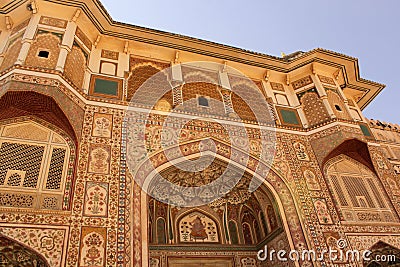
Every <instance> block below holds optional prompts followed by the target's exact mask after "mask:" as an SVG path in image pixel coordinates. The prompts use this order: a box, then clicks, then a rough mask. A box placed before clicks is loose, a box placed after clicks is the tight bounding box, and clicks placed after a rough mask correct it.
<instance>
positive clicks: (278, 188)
mask: <svg viewBox="0 0 400 267" xmlns="http://www.w3.org/2000/svg"><path fill="white" fill-rule="evenodd" d="M211 139H213V141H214V143H215V147H217V149H216V150H215V151H207V152H206V153H205V152H201V153H200V152H193V153H186V154H185V155H184V156H185V157H184V159H183V158H175V159H172V160H170V161H168V159H167V158H166V157H165V154H166V153H168V150H170V149H171V150H173V149H176V147H170V148H167V149H164V150H163V151H161V152H158V153H153V154H152V155H151V156H150V157H149V158H148V159H146V160H145V161H143V162H142V163H141V164H139V165H138V168H137V169H136V170H134V171H133V176H134V177H135V180H136V179H138V181H140V183H142V184H145V185H147V186H148V185H149V184H150V183H151V180H152V179H153V178H154V176H155V174H156V173H162V172H163V171H165V170H167V169H168V168H170V167H171V165H172V164H174V163H178V162H181V161H184V160H187V159H188V158H198V157H200V156H204V155H205V154H207V153H209V154H212V155H213V156H214V157H215V159H217V160H219V161H222V162H225V163H228V162H229V163H230V164H233V165H234V166H235V168H238V169H241V170H243V171H244V172H245V173H246V174H248V175H250V176H251V177H254V178H256V179H260V180H262V181H263V184H262V187H263V188H265V189H267V190H268V191H269V192H270V193H271V195H272V197H273V199H274V201H275V203H276V208H277V211H278V213H279V214H280V216H281V219H282V229H283V231H284V233H285V236H286V238H287V240H288V244H289V249H296V250H301V249H306V248H307V242H306V239H305V236H304V233H303V230H302V226H301V222H300V219H299V215H298V214H299V213H298V207H297V204H296V201H295V199H294V197H293V193H292V192H291V190H290V188H289V187H288V185H287V184H286V181H285V180H284V179H283V178H282V177H281V176H280V175H278V174H277V172H276V171H274V169H273V168H272V167H271V166H268V165H267V164H266V163H264V162H261V161H259V160H258V159H256V158H254V157H252V156H250V158H249V160H248V162H247V164H243V163H242V162H240V160H239V159H240V157H241V156H243V153H244V152H242V151H241V150H240V149H236V148H234V147H232V146H231V145H228V144H226V143H224V142H222V141H220V140H216V139H215V138H211ZM200 142H201V140H192V141H190V142H187V143H185V144H184V145H182V144H181V145H180V149H181V150H182V146H192V147H193V146H196V145H198V144H199V143H200ZM183 150H184V149H183ZM231 154H232V155H235V156H234V157H233V158H232V157H230V155H231ZM247 156H248V155H247ZM255 162H256V163H257V164H259V165H260V166H259V167H261V170H262V171H261V172H257V173H256V172H255V167H254V165H255V164H254V163H255ZM249 163H250V164H249ZM252 163H253V164H252ZM257 164H256V165H257ZM259 173H262V174H264V175H265V177H262V176H261V175H260V174H259ZM132 191H135V190H132ZM136 192H138V191H137V190H136ZM141 194H142V195H141V201H140V202H141V204H142V208H141V214H140V218H141V221H140V224H137V223H136V224H135V223H133V224H132V228H133V230H134V232H135V233H139V232H140V234H141V240H142V242H141V248H140V250H141V251H142V255H143V258H142V259H141V260H142V262H143V263H145V262H149V258H147V257H146V255H148V254H149V240H148V230H149V229H147V227H148V210H147V208H143V206H144V205H146V207H147V205H148V200H149V197H148V196H147V194H146V193H144V192H143V191H142V193H141ZM132 198H133V196H132ZM133 213H135V211H134V212H133ZM254 248H257V249H258V247H257V246H255V247H254ZM134 249H139V244H134ZM253 250H254V249H253ZM252 255H256V253H254V251H253V254H252ZM135 256H136V257H137V254H136V255H132V258H133V259H135ZM297 264H298V263H295V265H297ZM155 266H156V265H155ZM177 266H178V265H177Z"/></svg>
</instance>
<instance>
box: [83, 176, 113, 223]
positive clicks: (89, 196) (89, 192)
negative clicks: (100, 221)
mask: <svg viewBox="0 0 400 267" xmlns="http://www.w3.org/2000/svg"><path fill="white" fill-rule="evenodd" d="M85 197H86V201H85V215H87V216H99V217H104V216H106V215H107V206H108V184H107V183H93V182H88V183H87V185H86V196H85Z"/></svg>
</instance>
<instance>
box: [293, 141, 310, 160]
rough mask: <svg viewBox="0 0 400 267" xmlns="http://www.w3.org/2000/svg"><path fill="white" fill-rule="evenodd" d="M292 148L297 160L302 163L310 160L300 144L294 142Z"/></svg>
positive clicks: (304, 148)
mask: <svg viewBox="0 0 400 267" xmlns="http://www.w3.org/2000/svg"><path fill="white" fill-rule="evenodd" d="M293 147H294V150H295V152H296V156H297V158H298V159H299V160H302V161H309V160H310V158H309V157H308V154H307V150H306V147H305V146H304V145H303V144H302V143H300V142H296V143H294V144H293Z"/></svg>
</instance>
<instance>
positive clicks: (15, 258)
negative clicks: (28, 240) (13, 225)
mask: <svg viewBox="0 0 400 267" xmlns="http://www.w3.org/2000/svg"><path fill="white" fill-rule="evenodd" d="M0 258H1V263H2V264H4V266H36V267H49V266H50V265H49V263H48V262H47V260H46V259H45V258H44V257H43V256H42V255H40V254H39V253H38V252H36V251H35V250H33V249H32V248H29V247H27V246H26V245H24V244H22V243H19V242H18V241H16V240H14V239H12V238H9V237H7V236H5V235H3V234H0Z"/></svg>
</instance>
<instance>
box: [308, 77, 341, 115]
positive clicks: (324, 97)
mask: <svg viewBox="0 0 400 267" xmlns="http://www.w3.org/2000/svg"><path fill="white" fill-rule="evenodd" d="M311 79H312V80H313V82H314V84H315V88H316V89H317V91H318V94H319V96H320V98H321V99H322V102H323V103H324V106H325V108H326V110H327V111H328V114H329V116H330V117H331V118H336V115H335V113H334V112H333V110H332V107H331V105H330V104H329V101H328V96H327V95H326V92H325V88H324V87H323V86H322V84H321V82H320V81H319V79H318V78H317V77H316V76H315V74H311Z"/></svg>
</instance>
